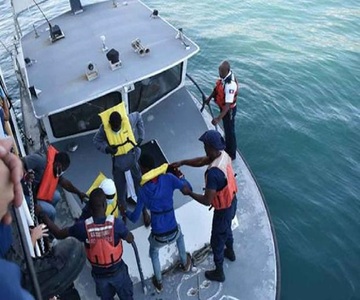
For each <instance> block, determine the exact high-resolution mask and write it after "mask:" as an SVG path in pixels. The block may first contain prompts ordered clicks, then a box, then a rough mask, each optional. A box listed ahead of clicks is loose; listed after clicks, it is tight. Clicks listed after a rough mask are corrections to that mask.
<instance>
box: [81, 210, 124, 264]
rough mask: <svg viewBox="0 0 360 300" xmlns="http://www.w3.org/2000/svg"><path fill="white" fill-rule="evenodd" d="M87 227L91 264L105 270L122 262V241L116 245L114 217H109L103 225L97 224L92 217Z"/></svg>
mask: <svg viewBox="0 0 360 300" xmlns="http://www.w3.org/2000/svg"><path fill="white" fill-rule="evenodd" d="M85 226H86V234H87V237H88V240H87V243H86V247H85V251H86V256H87V258H88V260H89V262H90V263H91V264H92V265H93V266H96V267H103V268H108V267H110V266H112V265H114V264H116V263H118V262H120V260H121V257H122V253H123V247H122V241H121V240H119V243H118V244H117V245H115V240H114V216H113V215H109V216H107V217H106V220H105V223H103V224H95V223H94V220H93V218H92V217H91V218H89V219H86V220H85Z"/></svg>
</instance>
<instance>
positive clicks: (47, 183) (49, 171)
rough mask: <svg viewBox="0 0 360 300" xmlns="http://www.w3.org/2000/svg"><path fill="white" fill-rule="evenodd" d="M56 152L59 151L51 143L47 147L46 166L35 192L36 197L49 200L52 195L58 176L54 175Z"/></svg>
mask: <svg viewBox="0 0 360 300" xmlns="http://www.w3.org/2000/svg"><path fill="white" fill-rule="evenodd" d="M58 152H59V151H57V150H56V149H55V148H54V146H52V145H50V146H49V147H48V149H47V158H46V167H45V171H44V174H43V176H42V178H41V181H40V185H39V189H38V192H37V194H36V198H37V199H41V200H45V201H48V202H51V201H52V199H53V197H54V193H55V190H56V187H57V185H58V183H59V177H56V176H55V175H54V161H55V155H56V153H58Z"/></svg>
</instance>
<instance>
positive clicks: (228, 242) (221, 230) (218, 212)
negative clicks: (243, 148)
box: [171, 130, 237, 282]
mask: <svg viewBox="0 0 360 300" xmlns="http://www.w3.org/2000/svg"><path fill="white" fill-rule="evenodd" d="M199 140H200V141H202V142H203V143H204V148H205V153H206V156H203V157H197V158H193V159H186V160H182V161H179V162H175V163H172V164H171V166H173V167H177V168H178V167H180V166H183V165H188V166H192V167H202V166H205V165H208V168H207V170H206V172H205V193H204V194H197V193H194V192H193V191H191V190H190V189H186V190H185V191H184V192H183V193H184V195H189V196H190V197H192V198H193V199H194V200H196V201H197V202H199V203H200V204H203V205H206V206H211V207H212V208H214V215H213V221H212V229H211V239H210V244H211V248H212V251H213V255H214V263H215V270H212V271H206V272H205V277H206V278H207V279H209V280H215V281H220V282H223V281H225V274H224V271H223V262H224V256H225V257H226V258H228V259H229V260H230V261H235V259H236V257H235V253H234V250H233V244H234V238H233V234H232V230H231V221H232V219H233V218H234V217H235V213H236V206H237V199H236V192H237V185H236V180H235V176H234V171H233V168H232V165H231V158H230V157H229V155H228V154H227V153H226V152H225V151H224V149H225V142H224V139H223V137H222V136H221V135H220V133H219V132H217V131H216V130H208V131H206V132H205V133H204V134H203V135H202V136H201V137H200V138H199Z"/></svg>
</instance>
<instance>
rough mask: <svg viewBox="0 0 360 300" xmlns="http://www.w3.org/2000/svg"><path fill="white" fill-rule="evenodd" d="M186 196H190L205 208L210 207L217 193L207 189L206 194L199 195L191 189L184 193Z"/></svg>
mask: <svg viewBox="0 0 360 300" xmlns="http://www.w3.org/2000/svg"><path fill="white" fill-rule="evenodd" d="M182 192H183V194H184V195H188V196H190V197H191V198H193V199H194V200H196V201H197V202H199V203H200V204H203V205H205V206H210V204H211V201H212V199H214V197H215V196H216V191H215V190H211V189H205V194H203V195H201V194H197V193H194V192H193V191H191V190H190V189H188V190H186V191H182Z"/></svg>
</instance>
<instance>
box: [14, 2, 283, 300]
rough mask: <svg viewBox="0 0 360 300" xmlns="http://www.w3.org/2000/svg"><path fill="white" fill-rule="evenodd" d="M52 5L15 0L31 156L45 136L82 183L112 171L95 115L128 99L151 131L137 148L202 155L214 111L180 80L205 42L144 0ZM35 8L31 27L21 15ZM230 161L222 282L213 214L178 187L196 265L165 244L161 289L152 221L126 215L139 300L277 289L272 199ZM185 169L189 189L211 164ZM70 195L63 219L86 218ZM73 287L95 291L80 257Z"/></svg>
mask: <svg viewBox="0 0 360 300" xmlns="http://www.w3.org/2000/svg"><path fill="white" fill-rule="evenodd" d="M56 2H57V4H56V12H54V11H53V10H51V7H52V6H53V5H54V3H51V4H49V3H47V2H42V3H37V2H35V1H27V0H12V6H13V10H14V20H15V28H16V39H15V44H14V46H15V47H14V49H15V55H14V61H15V69H16V71H17V75H18V80H19V85H20V89H21V103H22V112H23V119H24V120H23V122H24V127H25V128H24V129H25V136H26V137H27V138H28V139H26V141H29V140H30V137H31V141H32V142H31V143H28V142H27V143H26V149H27V151H28V153H31V152H33V151H37V150H39V149H43V150H44V148H45V147H46V145H48V144H52V145H54V146H55V147H56V148H57V149H58V150H61V151H68V152H69V155H70V158H71V166H70V168H69V169H68V170H67V172H66V178H68V179H70V180H71V181H72V182H73V183H74V185H75V186H76V187H78V188H79V189H80V190H82V191H87V190H88V188H89V187H90V186H91V184H92V182H93V181H94V179H95V178H96V177H97V176H98V174H99V173H100V172H101V173H103V174H104V175H105V176H107V177H110V178H111V176H112V175H111V174H112V172H111V167H112V164H111V159H110V157H109V156H108V155H104V154H103V153H100V152H99V151H98V150H97V149H96V148H95V146H94V144H93V136H94V134H95V132H96V131H97V129H98V128H99V126H100V124H101V120H100V118H99V113H101V112H103V111H105V110H107V109H108V108H111V107H113V106H115V105H118V104H120V103H123V105H124V107H125V109H126V112H127V113H131V112H133V111H139V112H140V113H141V115H142V118H143V120H144V123H145V130H146V138H145V140H144V146H143V147H142V151H144V152H146V151H149V152H150V153H151V154H153V155H154V156H155V157H156V159H157V162H158V164H160V162H162V161H164V160H166V161H168V162H173V161H179V160H181V159H185V158H191V157H196V156H202V155H204V150H203V145H202V143H201V142H199V141H198V138H199V137H200V136H201V135H202V134H203V133H204V132H205V131H206V130H207V129H209V128H210V129H213V128H214V127H213V126H212V125H211V119H212V117H211V113H210V112H209V111H208V110H204V111H203V112H201V107H202V101H201V100H199V99H201V97H200V96H201V95H200V94H199V95H193V94H191V93H190V92H189V91H188V90H187V88H186V85H185V82H186V80H187V62H188V60H189V59H190V58H191V57H193V56H194V55H195V54H196V53H197V52H198V51H199V47H198V45H196V44H195V43H194V42H193V41H192V40H190V39H189V38H188V37H187V36H186V35H185V34H184V31H183V30H182V29H181V28H175V27H174V26H172V25H171V24H169V23H168V22H167V21H166V20H164V19H163V18H162V17H161V10H157V9H156V8H155V9H151V8H149V7H148V6H147V5H146V4H144V3H142V2H141V1H137V0H128V1H124V2H117V1H116V0H113V1H102V2H96V3H91V4H87V5H83V4H82V3H81V2H80V0H71V1H70V3H67V2H65V3H63V2H61V1H60V0H59V1H56ZM30 16H31V20H32V23H31V24H29V22H26V20H28V19H29V17H30ZM24 20H25V21H24ZM184 25H185V23H184ZM190 78H191V77H190ZM220 130H221V129H220ZM233 166H234V170H235V172H236V173H237V183H238V188H239V191H238V195H237V198H238V209H237V214H236V217H235V218H234V220H233V233H234V239H235V244H234V250H235V253H236V258H237V259H236V261H235V262H229V261H225V262H224V272H225V275H226V281H225V282H224V283H219V282H210V281H208V280H206V278H205V276H204V271H205V270H208V269H211V268H212V267H213V261H212V255H211V253H210V252H211V251H209V246H208V245H209V241H210V232H211V221H212V211H209V209H208V208H207V207H205V206H202V205H200V204H199V203H197V202H196V201H193V200H191V198H190V197H185V196H183V195H182V194H181V193H179V192H176V193H175V195H174V200H175V214H176V218H177V221H178V223H180V224H181V228H182V231H183V234H184V238H185V244H186V249H187V251H189V252H190V253H191V254H192V255H193V263H194V267H193V268H192V271H191V272H190V273H182V272H181V271H178V269H177V268H176V265H177V261H178V256H177V250H176V248H175V245H170V246H166V247H164V248H162V249H161V251H160V257H161V259H160V260H161V265H162V267H163V269H164V271H165V274H164V276H163V286H164V290H163V292H162V293H161V294H160V295H158V294H156V293H155V290H154V287H153V285H152V283H151V277H152V275H153V270H152V265H151V260H150V258H149V255H148V249H149V245H148V240H147V237H148V235H149V233H150V229H149V228H146V227H145V226H144V224H143V222H142V220H140V221H139V222H138V223H136V224H134V225H132V224H131V223H130V222H128V223H127V225H128V226H129V227H130V229H131V230H132V233H133V234H134V236H135V241H136V244H137V248H138V254H139V260H137V259H136V256H135V255H134V252H133V249H132V247H131V245H128V244H127V243H126V242H124V243H123V244H124V255H123V259H124V261H125V262H126V263H127V265H128V266H129V273H130V276H131V278H132V280H133V283H134V293H135V295H134V298H135V299H158V298H159V297H160V298H161V299H247V300H251V299H254V300H255V299H256V300H259V299H277V298H278V297H279V286H280V281H279V277H280V276H279V275H280V274H279V257H278V250H277V244H276V238H275V234H274V231H273V227H272V223H271V219H270V215H269V212H268V210H267V206H266V202H265V200H264V197H263V195H262V193H261V190H260V188H259V186H258V185H257V183H256V180H255V178H254V176H253V175H252V173H251V171H250V168H249V167H248V166H247V164H246V162H245V160H244V159H243V157H242V156H241V154H240V152H238V153H237V158H236V160H235V161H234V162H233ZM181 171H182V172H183V173H184V174H185V176H186V179H187V180H188V181H189V182H190V183H191V184H192V187H193V189H194V191H197V192H200V191H201V190H202V189H203V186H204V177H203V174H204V171H205V169H204V168H188V167H182V168H181ZM64 195H65V197H64V201H63V203H59V204H58V206H57V209H58V211H59V212H58V214H59V216H58V222H59V223H60V224H61V225H63V226H64V225H71V224H72V222H73V220H72V218H70V219H69V218H68V217H66V216H68V215H70V214H71V215H72V217H73V218H75V217H77V216H79V214H80V212H81V208H82V206H83V204H82V203H80V201H79V199H75V197H74V196H73V195H72V194H68V193H66V192H64ZM139 263H141V268H140V269H141V271H142V272H139V268H138V267H139ZM140 274H142V276H140ZM142 278H143V279H144V280H142ZM75 286H76V288H77V290H78V291H79V293H80V295H81V297H82V299H97V297H96V292H95V286H94V283H93V280H92V278H91V274H90V267H89V266H87V265H86V266H84V269H83V271H82V273H81V274H80V276H79V278H78V279H77V280H76V282H75Z"/></svg>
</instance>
